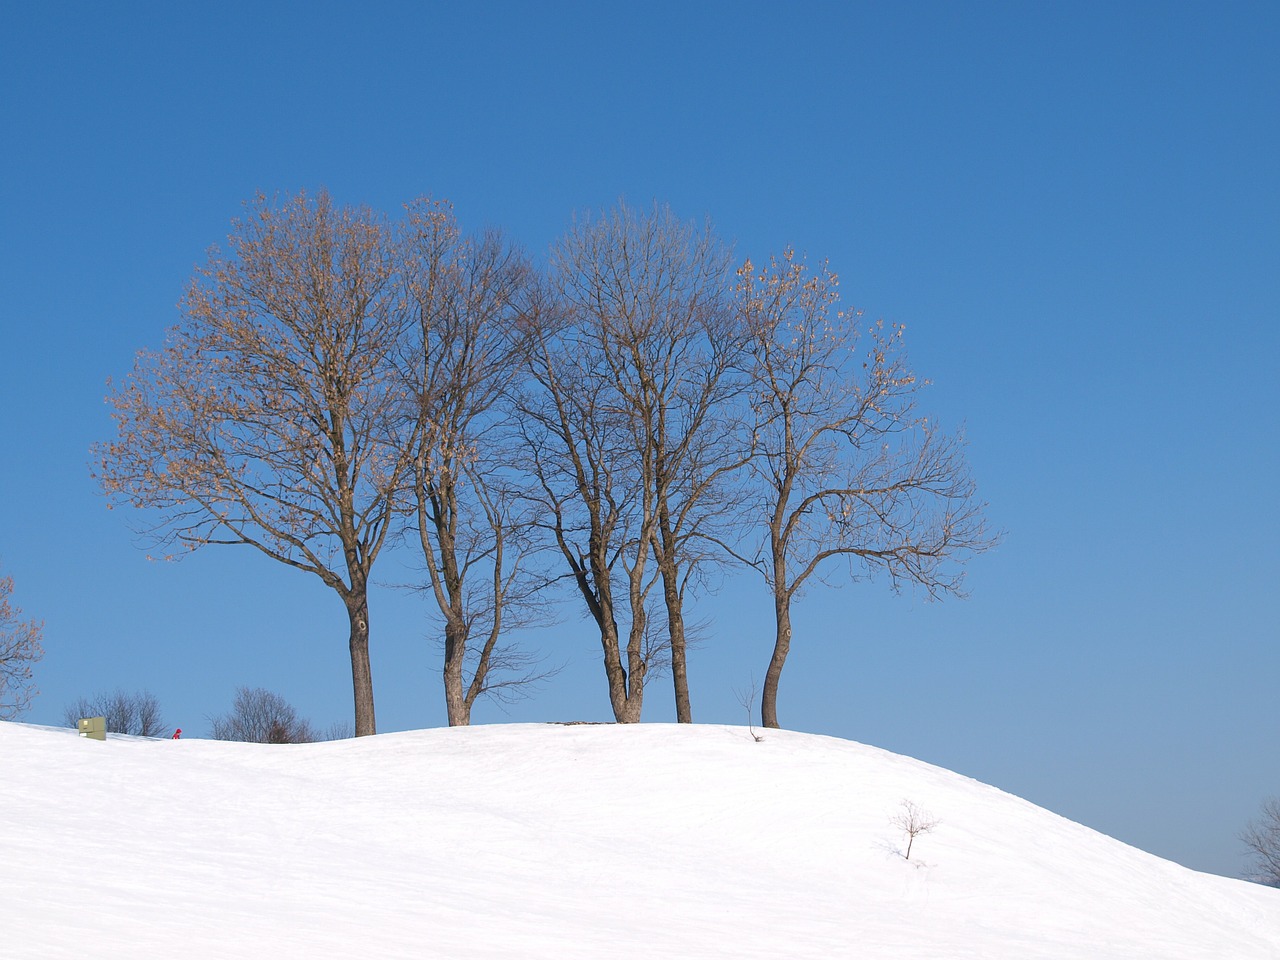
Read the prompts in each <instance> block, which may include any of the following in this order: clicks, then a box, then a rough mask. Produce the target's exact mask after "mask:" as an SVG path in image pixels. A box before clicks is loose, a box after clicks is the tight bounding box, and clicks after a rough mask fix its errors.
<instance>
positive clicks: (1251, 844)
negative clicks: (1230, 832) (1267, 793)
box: [1240, 797, 1280, 887]
mask: <svg viewBox="0 0 1280 960" xmlns="http://www.w3.org/2000/svg"><path fill="white" fill-rule="evenodd" d="M1240 839H1241V840H1243V841H1244V843H1245V846H1247V847H1248V848H1249V850H1250V852H1251V853H1252V855H1253V869H1252V870H1251V871H1250V873H1249V875H1248V877H1247V879H1249V880H1254V881H1256V882H1258V883H1264V884H1266V885H1267V886H1269V887H1280V797H1272V798H1271V799H1270V800H1267V801H1266V802H1265V803H1263V805H1262V813H1261V814H1260V815H1259V816H1258V819H1256V820H1254V821H1253V822H1252V823H1250V824H1249V826H1248V827H1246V828H1245V831H1244V833H1242V834H1241V835H1240Z"/></svg>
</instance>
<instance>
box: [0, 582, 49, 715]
mask: <svg viewBox="0 0 1280 960" xmlns="http://www.w3.org/2000/svg"><path fill="white" fill-rule="evenodd" d="M12 596H13V577H0V719H5V720H7V719H10V718H12V717H14V716H17V715H18V714H19V713H21V712H22V711H23V710H25V709H27V707H29V706H30V705H31V698H32V697H33V696H35V694H36V693H37V692H38V691H37V690H36V688H35V686H34V685H33V683H32V675H31V665H32V664H34V663H38V662H39V661H40V658H41V657H43V656H44V647H43V645H42V644H41V642H40V641H41V637H42V635H43V633H44V624H43V623H40V622H39V621H36V620H23V619H22V608H21V607H15V606H14V605H13V603H12V602H11V601H10V598H11V597H12Z"/></svg>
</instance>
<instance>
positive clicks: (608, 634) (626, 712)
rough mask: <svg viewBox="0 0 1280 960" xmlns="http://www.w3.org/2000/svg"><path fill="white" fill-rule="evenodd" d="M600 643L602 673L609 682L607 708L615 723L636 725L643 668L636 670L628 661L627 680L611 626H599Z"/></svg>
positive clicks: (640, 698)
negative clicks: (628, 672) (601, 649)
mask: <svg viewBox="0 0 1280 960" xmlns="http://www.w3.org/2000/svg"><path fill="white" fill-rule="evenodd" d="M600 643H601V645H602V646H603V647H604V672H605V676H606V677H607V678H608V680H609V705H610V706H611V707H613V718H614V720H616V721H617V722H618V723H639V722H640V706H641V702H642V698H643V691H644V683H643V681H644V665H643V664H642V663H641V664H639V665H638V669H637V664H636V663H635V662H634V660H635V658H634V657H632V658H631V659H632V661H633V662H632V665H631V667H632V669H631V675H630V677H628V676H627V669H626V667H624V666H623V665H622V650H621V648H620V646H619V642H618V632H617V628H616V627H614V626H612V624H611V623H610V624H609V625H605V624H601V625H600ZM628 680H629V681H630V685H629V686H628Z"/></svg>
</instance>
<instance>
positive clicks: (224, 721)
mask: <svg viewBox="0 0 1280 960" xmlns="http://www.w3.org/2000/svg"><path fill="white" fill-rule="evenodd" d="M209 723H210V735H211V736H212V737H213V739H215V740H237V741H240V742H242V743H314V742H315V741H317V740H341V739H345V738H347V737H350V736H351V735H352V732H351V728H350V726H349V725H347V724H341V723H335V724H333V725H332V726H331V727H329V728H328V729H327V730H325V731H323V732H321V731H318V730H316V728H315V727H313V726H312V725H311V721H310V720H307V719H305V718H303V717H300V716H298V711H297V710H295V709H294V708H293V706H292V705H291V704H290V703H289V702H288V701H287V700H285V698H284V697H282V696H280V695H279V694H278V693H272V692H271V691H270V690H264V689H263V688H262V687H252V688H250V687H238V688H237V689H236V698H235V701H234V702H233V703H232V705H231V710H230V712H228V713H225V714H223V715H222V716H220V717H213V718H211V719H210V721H209Z"/></svg>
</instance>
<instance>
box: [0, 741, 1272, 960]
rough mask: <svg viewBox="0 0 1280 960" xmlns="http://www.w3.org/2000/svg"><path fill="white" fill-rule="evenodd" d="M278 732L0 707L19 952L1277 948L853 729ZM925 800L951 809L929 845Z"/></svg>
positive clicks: (559, 959) (872, 953) (2, 901)
mask: <svg viewBox="0 0 1280 960" xmlns="http://www.w3.org/2000/svg"><path fill="white" fill-rule="evenodd" d="M764 736H765V739H764V741H763V742H760V743H756V742H755V741H753V740H752V738H751V736H750V735H749V734H748V733H747V731H746V730H744V729H741V728H733V727H719V726H683V727H680V726H675V725H658V724H643V725H639V726H613V725H607V726H560V725H531V724H521V725H509V726H489V727H471V728H458V729H436V730H424V731H418V732H413V733H397V734H388V735H383V736H379V737H374V738H366V739H363V740H348V741H340V742H335V743H320V744H307V745H299V746H259V745H249V744H234V743H219V742H213V741H204V740H178V741H167V740H165V741H154V740H141V739H135V738H129V737H111V738H108V740H107V741H106V742H98V741H91V740H86V739H81V738H80V737H78V736H77V735H76V733H75V731H72V730H58V729H53V728H48V727H35V726H27V725H23V724H15V723H0V763H2V764H3V769H4V771H5V780H6V783H5V789H4V790H3V795H2V796H0V869H3V871H4V876H3V884H4V894H3V897H0V928H2V929H3V931H4V932H3V935H2V936H0V943H2V944H3V947H2V948H0V953H3V955H4V956H6V957H12V958H15V960H27V958H31V960H36V958H40V960H45V958H61V957H66V958H71V957H75V958H86V957H89V958H129V960H143V958H164V960H173V958H177V957H183V958H219V960H224V958H232V957H234V958H241V957H244V958H250V957H251V958H295V957H296V958H330V957H332V958H339V957H341V958H343V960H349V958H351V957H368V958H393V957H414V958H423V957H449V958H453V957H457V958H555V960H567V958H603V957H618V956H622V957H643V958H689V960H693V958H704V957H706V958H711V957H733V958H738V957H741V958H750V957H760V958H769V960H795V958H808V957H812V958H823V960H831V958H845V957H849V958H854V957H856V958H859V960H890V958H892V960H904V958H912V960H924V958H969V957H982V958H994V960H1034V958H1062V960H1066V958H1071V960H1109V958H1135V960H1136V958H1141V960H1182V958H1187V960H1192V958H1194V960H1252V958H1258V960H1275V958H1277V957H1280V890H1272V889H1268V888H1263V887H1259V886H1255V885H1252V884H1247V883H1244V882H1242V881H1236V880H1228V879H1224V878H1221V877H1215V876H1210V875H1207V874H1200V873H1195V872H1193V871H1191V870H1187V869H1185V868H1184V867H1180V866H1177V865H1175V864H1172V863H1169V862H1167V861H1164V860H1160V859H1158V858H1156V857H1154V856H1151V855H1149V854H1146V853H1143V852H1141V851H1139V850H1135V849H1133V848H1132V847H1128V846H1126V845H1124V844H1122V843H1120V842H1118V841H1116V840H1113V839H1111V838H1109V837H1106V836H1103V835H1101V834H1098V833H1096V832H1094V831H1092V830H1089V829H1086V828H1085V827H1082V826H1080V825H1078V824H1075V823H1071V822H1070V821H1067V820H1064V819H1062V818H1060V817H1058V816H1056V815H1054V814H1052V813H1049V812H1047V811H1045V810H1043V809H1040V808H1039V807H1036V806H1033V805H1032V804H1029V803H1027V802H1025V801H1023V800H1020V799H1018V798H1016V797H1013V796H1010V795H1008V794H1006V793H1002V792H1001V791H999V790H996V789H994V788H992V787H989V786H986V785H984V784H981V783H978V782H976V781H974V780H970V779H967V778H965V777H962V776H959V775H957V774H954V773H951V772H949V771H946V770H942V769H940V768H938V767H933V766H929V765H927V764H924V763H920V762H918V761H915V760H911V759H908V758H905V757H900V756H896V755H894V754H890V753H886V752H884V751H882V750H878V749H875V748H873V747H867V746H863V745H861V744H857V743H850V742H847V741H843V740H836V739H831V738H828V737H819V736H811V735H807V734H798V733H788V732H782V731H768V732H766V733H765V734H764ZM904 800H908V801H911V802H912V803H914V804H916V805H917V806H918V807H920V808H922V809H924V810H926V811H927V812H929V813H930V814H932V815H933V816H934V817H935V818H936V819H937V820H938V821H939V822H938V825H937V826H936V828H935V829H934V830H933V831H932V832H930V833H928V834H925V835H922V836H920V837H918V838H917V839H916V841H915V845H914V847H913V848H912V851H911V859H910V860H906V859H904V858H903V856H902V851H903V850H904V849H905V845H906V838H905V836H904V835H903V833H902V831H901V830H900V829H899V828H898V827H897V826H895V825H894V824H893V822H892V821H893V819H894V818H895V816H897V815H898V814H900V813H901V810H902V803H903V801H904Z"/></svg>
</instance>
